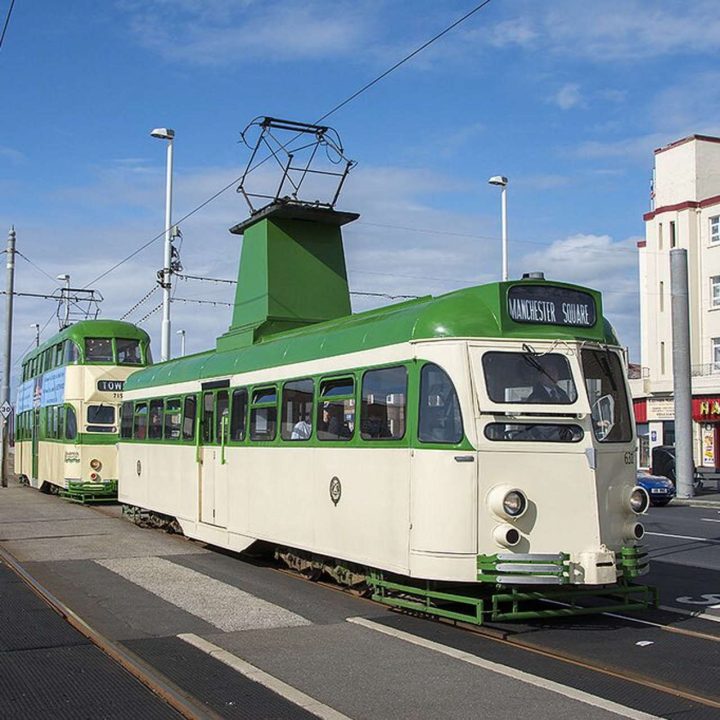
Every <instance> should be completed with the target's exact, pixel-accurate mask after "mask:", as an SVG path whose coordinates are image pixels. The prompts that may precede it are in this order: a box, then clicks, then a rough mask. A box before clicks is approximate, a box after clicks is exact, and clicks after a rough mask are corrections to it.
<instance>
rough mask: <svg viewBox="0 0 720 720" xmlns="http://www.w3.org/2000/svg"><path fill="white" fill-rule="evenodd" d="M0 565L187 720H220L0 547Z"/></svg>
mask: <svg viewBox="0 0 720 720" xmlns="http://www.w3.org/2000/svg"><path fill="white" fill-rule="evenodd" d="M0 562H2V563H4V564H5V565H6V566H7V567H8V568H10V569H11V570H12V571H13V572H14V573H15V574H16V575H17V576H18V577H19V578H20V579H21V580H22V581H23V582H24V583H25V585H27V586H28V587H29V588H30V590H32V592H33V593H35V595H37V596H38V597H39V598H40V599H41V600H42V601H43V602H44V603H46V604H47V605H48V606H49V607H50V608H52V609H53V610H54V611H55V612H57V613H58V614H59V615H60V616H61V617H62V618H63V619H64V620H65V621H66V622H67V623H69V624H70V626H72V627H73V628H74V629H75V630H77V631H78V632H79V633H81V634H82V635H83V636H84V637H85V638H87V639H88V640H89V641H90V642H91V643H92V644H93V645H95V646H96V647H97V648H98V649H100V650H101V651H102V652H103V653H105V655H107V656H108V657H109V658H110V659H111V660H112V661H113V662H115V663H116V664H117V665H119V666H120V667H121V668H123V669H124V670H125V671H126V672H128V673H129V674H130V675H132V676H133V677H134V678H135V679H136V680H137V681H138V682H140V683H141V684H142V685H144V686H145V687H146V688H147V689H148V690H150V691H151V692H152V693H153V694H155V695H156V696H158V697H159V698H160V699H161V700H163V701H164V702H165V703H166V704H167V705H169V706H170V707H171V708H172V709H173V710H175V711H176V712H177V713H179V715H180V716H181V717H183V718H185V719H186V720H222V718H221V716H220V715H218V714H217V713H215V712H213V711H212V710H211V709H210V708H208V707H206V706H205V705H203V704H202V703H201V702H200V701H199V700H197V699H196V698H194V697H192V696H191V695H189V694H188V693H186V692H184V691H183V690H182V689H180V688H179V687H178V686H177V685H175V684H174V683H173V682H172V681H171V680H169V679H168V678H167V677H165V676H164V675H162V674H161V673H159V672H158V671H157V670H156V669H155V668H153V667H152V666H151V665H149V664H148V663H146V662H145V661H144V660H142V659H141V658H140V657H138V656H137V655H135V654H134V653H133V652H131V651H130V650H128V649H127V648H125V647H123V646H122V645H120V644H119V643H117V642H114V641H113V640H111V639H110V638H108V637H106V636H105V635H103V634H102V633H100V632H98V631H97V630H96V629H95V628H93V627H91V626H90V625H89V624H88V623H87V622H85V620H83V619H82V618H81V617H80V616H79V615H77V614H76V613H75V612H74V611H73V610H72V609H71V608H69V607H68V606H67V605H65V603H63V602H62V601H61V600H60V599H59V598H58V597H57V596H55V595H54V594H53V593H52V592H51V591H50V590H48V589H47V588H46V587H45V586H44V585H42V584H41V583H40V582H38V581H37V580H36V579H35V578H34V577H33V576H32V575H31V574H30V573H29V572H28V571H27V570H25V568H24V567H23V566H22V565H21V564H20V562H18V560H16V558H15V557H14V556H13V555H11V554H10V553H9V552H7V550H5V549H4V548H3V547H1V546H0Z"/></svg>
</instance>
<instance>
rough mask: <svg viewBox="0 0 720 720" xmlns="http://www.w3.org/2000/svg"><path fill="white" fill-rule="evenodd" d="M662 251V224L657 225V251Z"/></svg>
mask: <svg viewBox="0 0 720 720" xmlns="http://www.w3.org/2000/svg"><path fill="white" fill-rule="evenodd" d="M662 249H663V236H662V223H658V250H662Z"/></svg>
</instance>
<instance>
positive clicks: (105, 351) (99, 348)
mask: <svg viewBox="0 0 720 720" xmlns="http://www.w3.org/2000/svg"><path fill="white" fill-rule="evenodd" d="M85 361H86V362H113V349H112V340H111V339H110V338H85Z"/></svg>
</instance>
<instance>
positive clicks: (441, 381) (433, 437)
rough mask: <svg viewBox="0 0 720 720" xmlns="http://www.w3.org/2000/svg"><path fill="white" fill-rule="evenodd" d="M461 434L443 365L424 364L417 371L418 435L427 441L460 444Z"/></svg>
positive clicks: (459, 418) (454, 395)
mask: <svg viewBox="0 0 720 720" xmlns="http://www.w3.org/2000/svg"><path fill="white" fill-rule="evenodd" d="M462 437H463V425H462V416H461V415H460V402H459V401H458V396H457V392H455V386H454V385H453V383H452V380H451V379H450V377H449V376H448V374H447V373H446V372H445V371H444V370H443V369H442V368H439V367H438V366H437V365H434V364H432V363H427V364H426V365H424V366H423V369H422V371H421V373H420V420H419V427H418V438H419V439H420V441H421V442H429V443H459V442H460V441H461V440H462Z"/></svg>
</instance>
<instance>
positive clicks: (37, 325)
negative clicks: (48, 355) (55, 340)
mask: <svg viewBox="0 0 720 720" xmlns="http://www.w3.org/2000/svg"><path fill="white" fill-rule="evenodd" d="M30 327H31V328H35V347H40V323H30Z"/></svg>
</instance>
